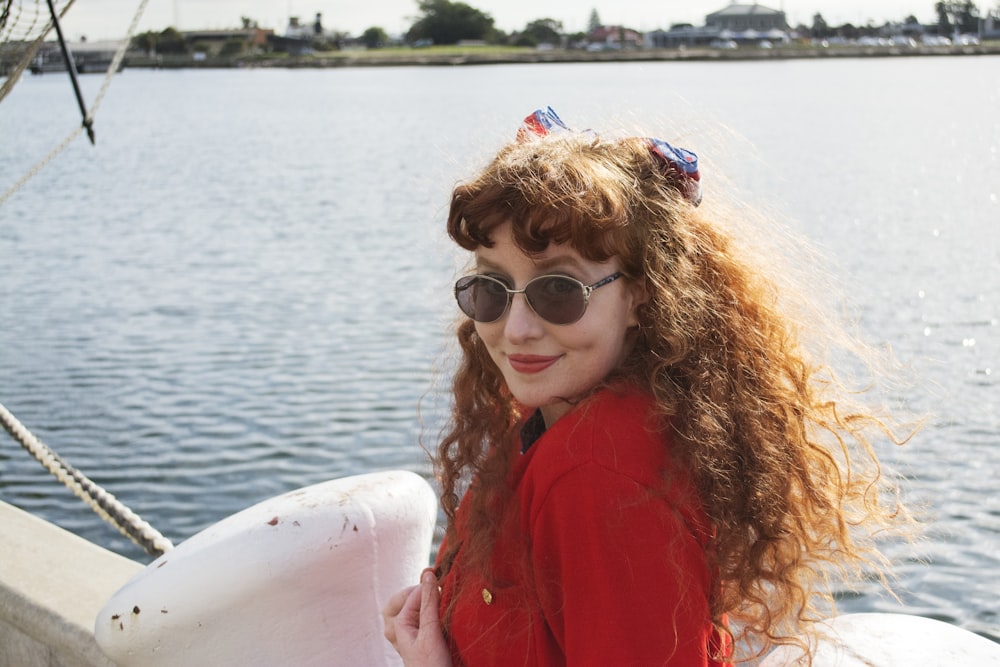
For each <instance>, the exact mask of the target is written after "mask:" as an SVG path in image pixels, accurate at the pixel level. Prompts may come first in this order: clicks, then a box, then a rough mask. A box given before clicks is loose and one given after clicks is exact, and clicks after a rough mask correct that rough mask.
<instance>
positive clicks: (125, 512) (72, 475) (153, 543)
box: [0, 404, 174, 556]
mask: <svg viewBox="0 0 1000 667" xmlns="http://www.w3.org/2000/svg"><path fill="white" fill-rule="evenodd" d="M0 423H2V424H3V427H4V430H6V431H7V433H9V434H10V436H11V437H12V438H14V439H15V440H17V441H18V442H19V443H21V446H22V447H23V448H24V449H26V450H27V451H28V452H29V453H30V454H31V455H32V456H33V457H35V460H37V461H38V462H39V463H41V464H42V466H44V467H45V469H46V470H48V471H49V472H50V473H52V474H53V475H54V476H55V477H56V479H58V480H59V481H60V482H62V483H63V484H65V485H66V487H67V488H68V489H69V490H71V491H72V492H73V493H74V494H76V495H77V496H78V497H79V498H80V499H81V500H83V501H84V502H85V503H87V504H88V505H90V508H91V509H93V510H94V512H96V513H97V515H98V516H100V517H101V518H102V519H104V520H105V521H107V522H108V523H109V524H111V525H112V526H114V527H115V528H117V529H118V531H119V532H120V533H121V534H122V535H124V536H125V537H127V538H129V539H130V540H132V541H133V542H135V543H136V544H137V545H139V546H140V547H142V548H143V549H144V550H145V551H146V553H147V554H149V555H150V556H160V555H162V554H165V553H166V552H168V551H170V550H171V549H173V548H174V545H173V544H172V543H171V542H170V540H168V539H167V538H165V537H164V536H163V535H161V534H160V533H159V532H158V531H157V530H156V529H155V528H153V527H152V526H150V525H149V524H148V523H146V522H145V521H143V520H142V518H141V517H140V516H139V515H138V514H136V513H135V512H133V511H132V510H130V509H129V508H128V507H126V506H125V505H124V504H123V503H122V502H121V501H120V500H118V499H117V498H115V497H114V496H113V495H111V494H110V493H108V492H107V491H105V490H104V489H102V488H101V487H100V486H98V485H97V484H95V483H94V482H93V481H91V480H90V479H89V478H88V477H87V476H86V475H84V474H83V473H82V472H80V471H79V470H77V469H76V468H74V467H73V466H71V465H70V464H69V463H67V462H66V461H65V460H63V458H62V457H60V456H59V455H58V454H56V453H55V452H54V451H52V450H51V449H50V448H49V447H48V445H46V444H45V443H43V442H42V441H41V440H39V439H38V438H36V437H35V436H34V435H32V434H31V432H30V431H28V429H27V428H25V427H24V425H23V424H22V423H21V422H19V421H18V420H17V418H16V417H15V416H14V415H12V414H11V413H10V412H9V411H8V410H7V408H5V407H4V406H3V404H0Z"/></svg>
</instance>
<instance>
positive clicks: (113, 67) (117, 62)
mask: <svg viewBox="0 0 1000 667" xmlns="http://www.w3.org/2000/svg"><path fill="white" fill-rule="evenodd" d="M73 2H74V0H70V1H69V3H68V4H67V5H66V6H65V7H64V8H63V10H62V12H61V14H60V16H62V15H64V14H65V13H66V11H67V10H68V9H69V8H70V6H71V5H72V4H73ZM148 4H149V0H142V2H140V3H139V6H138V7H137V8H136V12H135V15H134V16H133V17H132V23H130V24H129V27H128V31H127V33H126V34H125V38H124V39H122V41H121V43H120V44H119V45H118V50H117V51H115V55H114V57H113V58H112V59H111V64H110V65H108V71H107V72H106V73H105V75H104V81H103V83H102V84H101V88H100V90H99V91H98V92H97V97H95V98H94V103H93V104H92V105H91V107H90V112H89V113H88V114H87V116H86V118H84V122H83V126H81V127H78V128H76V129H75V130H73V131H72V132H70V133H69V135H68V136H67V137H66V138H65V139H63V140H62V143H60V144H59V145H58V146H56V147H55V148H54V149H52V151H51V152H50V153H49V154H48V155H46V156H45V157H44V158H42V159H41V160H39V161H38V162H37V163H36V164H35V165H34V166H33V167H31V168H30V169H29V170H28V172H27V173H26V174H25V175H24V176H23V177H21V180H19V181H18V182H17V183H15V184H14V185H12V186H11V187H10V188H9V189H8V190H7V191H6V192H5V193H4V194H3V195H2V196H0V206H2V205H3V204H4V203H5V202H6V201H7V200H8V199H10V198H11V197H13V196H14V193H16V192H17V191H18V190H20V189H21V188H22V187H23V186H24V184H25V183H27V182H28V181H30V180H31V179H32V178H33V177H34V176H35V174H37V173H38V172H40V171H41V170H42V168H43V167H45V165H47V164H48V163H49V162H51V161H52V160H53V159H55V157H56V156H57V155H59V154H60V153H62V152H63V150H64V149H65V148H66V147H67V146H69V145H70V144H71V143H73V140H74V139H76V138H77V136H78V135H79V134H80V132H82V131H83V129H84V128H85V127H87V126H88V125H93V122H94V115H95V114H96V113H97V108H98V107H100V106H101V101H102V100H103V99H104V95H105V93H107V91H108V87H109V86H110V85H111V79H112V78H113V77H114V75H115V73H116V72H117V71H118V68H119V67H120V66H121V64H122V60H124V58H125V52H126V51H127V50H128V47H129V44H131V43H132V35H133V34H135V31H136V28H138V26H139V19H141V18H142V13H143V12H144V11H145V10H146V5H148ZM51 29H52V23H51V22H50V23H49V26H48V28H46V29H45V31H44V32H43V33H42V34H41V35H39V37H38V39H37V40H36V43H35V44H33V45H32V47H31V48H30V49H29V50H28V51H29V53H28V54H26V55H27V57H26V58H24V59H22V62H21V63H19V67H20V71H18V72H16V74H15V73H12V74H10V75H9V76H8V77H7V81H5V82H4V87H5V88H6V87H7V85H8V84H10V86H11V87H13V85H14V84H13V82H14V81H16V80H17V78H18V76H20V73H21V71H23V70H24V67H25V66H26V65H27V64H28V62H30V60H31V57H33V56H34V52H35V51H37V50H38V47H39V46H40V45H41V42H42V40H43V39H44V38H45V35H47V34H48V33H49V31H50V30H51ZM8 92H10V91H9V89H6V90H3V91H2V94H0V100H2V99H3V97H4V96H5V95H6V94H7V93H8Z"/></svg>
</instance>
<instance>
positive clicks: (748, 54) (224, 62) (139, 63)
mask: <svg viewBox="0 0 1000 667" xmlns="http://www.w3.org/2000/svg"><path fill="white" fill-rule="evenodd" d="M979 55H1000V42H991V43H987V44H976V45H951V46H916V47H902V46H899V47H897V46H857V45H844V46H830V47H818V46H817V47H814V46H780V47H775V48H755V47H743V48H739V49H710V48H685V49H632V50H621V51H598V52H588V51H583V50H570V49H558V50H557V49H553V50H549V51H544V50H500V49H482V48H470V49H468V50H454V51H447V52H436V51H432V50H430V49H428V50H427V51H424V50H421V49H377V50H372V51H364V50H357V51H354V50H349V51H335V52H331V53H317V54H310V55H304V56H282V57H275V56H273V55H267V56H236V57H232V58H219V57H216V58H204V59H201V60H195V59H193V58H192V57H191V56H180V57H177V56H174V57H169V56H159V57H147V56H134V55H132V56H128V57H127V58H126V60H125V66H126V67H128V68H153V69H158V68H163V69H175V68H255V67H262V68H263V67H278V68H332V67H408V66H425V67H435V66H461V65H508V64H531V63H600V62H692V61H705V62H716V61H721V62H725V61H740V60H744V61H762V60H764V61H767V60H793V59H799V60H810V59H811V60H823V59H827V58H892V57H904V58H905V57H919V56H979Z"/></svg>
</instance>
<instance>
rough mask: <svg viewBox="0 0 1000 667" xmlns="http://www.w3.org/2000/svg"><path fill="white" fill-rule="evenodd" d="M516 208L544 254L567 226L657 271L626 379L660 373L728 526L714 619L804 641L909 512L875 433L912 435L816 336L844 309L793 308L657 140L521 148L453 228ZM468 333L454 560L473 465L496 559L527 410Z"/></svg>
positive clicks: (658, 397)
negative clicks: (861, 392)
mask: <svg viewBox="0 0 1000 667" xmlns="http://www.w3.org/2000/svg"><path fill="white" fill-rule="evenodd" d="M508 222H510V223H512V225H513V234H514V240H515V243H516V244H517V245H518V247H520V248H521V249H522V250H523V251H524V252H526V253H529V254H530V253H535V252H540V251H542V250H544V249H545V248H546V247H547V246H548V245H549V244H550V243H568V244H570V245H571V246H572V247H573V248H575V249H576V250H577V251H578V252H579V253H580V254H581V255H583V256H584V257H586V258H588V259H591V260H594V261H604V260H606V259H608V258H610V257H617V258H618V259H619V261H620V262H621V266H622V271H623V273H624V275H625V276H626V278H627V279H629V280H631V281H634V282H635V283H636V284H638V285H639V286H640V287H641V289H642V292H643V293H644V295H645V297H646V300H645V303H644V304H643V305H642V306H641V307H640V310H639V313H638V316H639V321H640V329H639V334H638V337H637V342H636V344H635V346H634V348H633V349H632V352H631V354H630V355H629V357H628V358H627V359H626V361H625V363H624V364H623V366H622V367H621V368H619V369H618V370H617V371H616V373H615V375H614V377H613V378H609V379H608V382H612V381H627V382H629V383H631V384H634V385H636V386H639V387H641V388H643V389H644V390H645V391H647V392H648V393H649V394H650V395H652V396H653V397H654V398H655V401H656V405H657V407H658V410H659V412H660V413H661V416H662V417H664V418H665V419H664V422H663V423H669V424H670V428H671V429H672V433H671V436H672V438H671V439H672V440H673V442H674V447H673V450H672V451H673V456H674V462H675V464H679V465H681V466H682V467H683V469H685V470H687V471H689V473H690V475H691V476H692V478H693V479H694V480H695V483H696V485H697V487H698V490H699V492H700V495H701V500H702V503H703V505H704V508H705V510H706V512H707V514H708V516H709V518H710V520H711V521H712V524H713V527H714V531H715V537H714V540H713V542H712V543H711V544H710V545H709V548H708V549H707V551H706V555H707V557H708V558H709V559H710V562H711V563H712V564H713V565H714V566H715V570H716V572H717V577H718V581H717V586H716V591H717V593H716V595H715V596H714V597H713V599H712V611H713V615H714V617H715V620H716V622H717V623H718V624H719V625H720V626H722V625H723V624H724V623H723V621H724V618H727V617H728V619H729V620H730V621H731V622H732V625H731V626H730V627H733V628H736V630H734V634H736V635H737V637H736V638H737V639H742V640H746V641H747V644H748V645H752V646H756V647H758V650H759V651H764V650H766V649H767V648H768V647H770V646H772V645H775V644H782V643H799V644H802V641H801V639H800V638H801V637H803V636H808V635H809V632H810V628H811V626H812V622H813V621H814V620H816V619H817V618H818V616H819V607H820V603H821V602H828V603H831V604H832V595H831V592H830V590H829V588H828V585H829V584H828V580H827V578H828V576H829V575H830V571H831V569H832V570H833V571H835V572H838V573H840V574H841V575H843V576H844V578H846V579H851V577H852V576H856V577H858V578H860V577H861V576H862V575H863V574H864V573H865V572H867V573H869V574H870V572H871V571H875V572H883V571H884V569H885V568H884V563H883V559H882V558H881V556H880V554H879V551H878V550H877V548H876V546H875V542H874V539H873V538H872V539H870V538H871V536H873V535H874V534H875V533H876V532H879V531H882V530H883V529H885V528H889V527H892V526H900V525H905V524H907V523H908V517H907V515H906V514H905V512H903V511H902V510H901V509H900V506H899V505H898V503H897V502H892V503H888V504H886V503H884V500H885V495H884V492H886V491H889V492H893V491H894V488H893V487H892V485H891V484H889V482H888V481H887V480H886V479H885V478H884V476H883V475H882V474H881V470H880V467H879V463H878V460H877V458H876V455H875V453H874V450H873V447H872V437H873V435H872V434H876V433H877V434H888V437H889V438H890V439H892V440H893V441H895V442H897V443H898V442H900V441H901V440H900V439H898V438H896V437H894V436H893V435H892V432H891V430H890V429H889V428H888V426H887V425H886V424H887V421H886V419H885V417H884V416H883V415H881V414H880V413H879V412H878V411H876V410H875V409H873V408H870V407H866V406H865V405H864V404H861V403H858V402H857V401H856V399H857V397H858V396H857V395H856V394H855V393H854V392H851V391H848V390H847V389H846V388H845V387H844V386H842V385H841V384H840V383H839V382H838V381H837V379H836V378H835V376H834V374H833V373H832V371H831V370H830V368H829V366H828V364H826V363H824V362H823V361H822V360H821V359H818V358H815V356H816V355H815V354H814V353H813V354H811V353H810V352H808V351H807V349H806V345H805V343H804V340H805V338H806V334H816V333H820V334H824V335H826V334H830V333H831V330H830V329H829V326H830V325H829V323H828V322H824V323H822V324H821V325H820V324H817V325H816V326H814V327H812V328H810V327H808V326H807V320H804V319H800V318H801V317H802V313H799V312H796V313H795V315H794V316H793V315H792V314H790V313H789V312H788V311H787V309H786V308H785V307H784V303H785V300H784V299H783V296H784V289H783V286H781V287H779V282H778V281H776V280H774V279H772V278H769V276H768V272H767V271H765V270H764V267H763V265H762V263H761V262H760V261H759V258H753V260H751V257H750V256H749V255H748V254H747V253H746V252H745V251H744V250H743V249H742V248H741V247H740V244H738V243H737V242H736V240H735V238H734V235H732V234H730V233H728V232H727V231H726V229H725V228H724V226H723V224H721V223H720V222H718V221H713V220H711V219H709V214H708V213H706V212H703V211H702V210H701V209H696V208H695V207H693V206H692V205H691V204H690V203H689V202H688V201H687V200H686V199H685V198H684V197H683V196H682V194H681V192H680V189H679V187H678V183H677V182H676V181H675V180H673V179H672V178H671V176H670V175H669V174H665V173H664V172H663V170H662V169H660V166H659V164H658V162H657V161H656V159H655V158H654V157H653V156H652V155H651V154H650V151H649V148H648V144H647V143H646V141H645V140H643V139H621V140H613V141H612V140H602V139H600V138H598V137H595V136H593V135H589V134H571V133H567V134H561V135H559V136H556V137H547V138H543V139H538V140H533V141H528V142H524V143H514V144H510V145H508V146H506V147H505V148H503V149H502V150H501V151H500V152H499V154H498V155H497V156H496V157H495V158H494V159H493V160H492V161H491V162H490V163H489V165H488V166H487V167H486V168H485V169H484V170H483V171H482V172H481V173H479V174H478V176H476V177H475V178H474V179H472V180H471V181H468V182H466V183H464V184H461V185H459V186H458V187H456V188H455V190H454V192H453V195H452V200H451V208H450V212H449V215H448V233H449V235H450V236H451V237H452V239H454V241H455V242H456V243H457V244H458V245H459V246H461V247H462V248H464V249H466V250H470V251H471V250H474V249H475V248H477V247H478V246H480V245H487V246H488V245H490V244H491V240H490V235H491V233H492V232H493V230H494V229H496V228H497V227H498V226H499V225H501V224H504V223H508ZM457 333H458V342H459V344H460V347H461V354H462V357H461V365H460V367H459V368H458V369H457V372H456V373H455V375H454V380H453V388H452V389H453V400H454V405H453V411H452V419H451V422H450V425H449V428H448V430H447V432H446V434H445V435H444V438H443V440H442V442H441V444H440V446H439V449H438V453H437V458H436V465H437V473H438V478H439V481H440V483H441V486H442V506H443V509H444V512H445V514H446V516H447V518H448V525H447V528H446V536H445V537H446V540H445V544H446V547H445V552H444V553H443V555H442V558H441V562H442V564H443V567H444V569H447V567H448V566H449V564H450V561H451V558H453V557H454V554H455V551H456V550H457V548H458V543H457V537H456V534H455V515H456V511H457V508H458V504H459V499H460V495H462V493H461V489H463V488H464V486H465V485H466V484H467V483H468V482H469V480H473V479H474V480H475V482H473V483H474V484H475V485H476V489H477V491H478V492H477V493H475V494H469V496H468V499H467V502H468V503H469V507H467V508H466V510H464V511H468V530H469V533H468V537H467V540H466V543H465V544H464V545H463V546H462V549H463V553H467V554H469V555H470V557H471V559H472V561H473V562H474V563H477V564H479V566H481V567H483V568H485V567H486V563H488V555H489V553H490V551H491V549H492V541H493V539H495V532H494V531H495V529H496V527H495V516H496V515H495V512H492V511H491V508H493V507H495V503H496V502H498V501H501V502H502V500H503V496H504V494H505V493H506V491H505V489H504V487H505V485H504V483H503V480H504V476H505V474H506V471H507V466H508V464H509V459H510V457H511V456H512V455H513V454H512V453H511V452H513V451H514V450H515V447H510V446H507V447H504V446H503V445H504V444H506V443H511V442H512V441H513V440H514V439H515V438H516V430H517V428H518V425H519V424H520V423H521V421H522V419H523V416H524V415H522V408H521V406H519V405H518V404H517V402H516V401H515V400H514V397H513V396H512V395H511V393H510V391H509V390H508V389H507V387H506V386H505V384H504V381H503V378H502V376H501V374H500V372H499V370H498V369H497V367H496V366H495V365H494V364H493V362H492V361H491V360H490V358H489V355H488V354H487V352H486V349H485V346H484V345H483V343H482V341H480V339H479V338H478V336H477V335H476V331H475V327H474V325H473V323H472V322H471V321H464V322H462V323H461V324H460V325H459V326H458V331H457ZM858 527H865V528H866V529H868V530H866V531H864V532H861V533H859V531H858V530H857V528H858Z"/></svg>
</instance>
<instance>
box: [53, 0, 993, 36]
mask: <svg viewBox="0 0 1000 667" xmlns="http://www.w3.org/2000/svg"><path fill="white" fill-rule="evenodd" d="M463 1H464V2H465V3H466V4H468V5H471V6H473V7H475V8H476V9H478V10H480V11H482V12H485V13H486V14H489V15H490V16H492V17H493V19H494V25H496V27H497V28H499V29H501V30H503V31H505V32H511V31H514V30H520V29H523V28H524V26H525V25H526V24H527V23H529V22H530V21H534V20H536V19H541V18H551V19H555V20H557V21H561V22H562V24H563V28H564V30H565V31H566V32H576V31H582V30H585V29H586V27H587V23H588V20H589V18H590V13H591V11H592V10H595V9H596V10H597V13H598V15H599V17H600V19H601V22H602V23H604V24H606V25H624V26H626V27H629V28H634V29H636V30H640V31H643V32H645V31H649V30H655V29H657V28H664V29H665V28H668V27H670V25H671V24H672V23H693V24H695V25H702V24H704V22H705V15H706V14H709V13H711V12H714V11H717V10H719V9H722V8H724V7H726V6H727V5H728V4H729V0H589V1H587V0H585V1H584V2H580V1H579V0H463ZM934 1H935V0H772V1H771V2H763V3H761V4H763V5H764V6H765V7H770V8H772V9H779V10H783V11H784V12H785V14H786V16H787V19H788V22H789V23H790V24H791V25H797V24H799V23H804V24H806V25H811V24H812V18H813V16H814V15H815V14H816V13H821V14H822V15H823V18H824V19H826V22H827V23H828V24H830V25H841V24H843V23H853V24H855V25H864V24H867V23H869V22H871V23H873V24H875V25H881V24H883V23H885V22H886V21H901V20H903V19H905V18H906V17H907V16H909V15H911V14H912V15H913V16H916V17H917V19H919V20H920V21H922V22H925V23H929V22H932V21H933V19H934ZM995 2H996V0H980V1H979V2H977V3H976V4H977V6H978V7H979V8H980V9H981V10H982V11H983V13H985V12H986V11H988V10H989V9H991V8H992V7H993V6H994V5H995ZM138 5H139V2H138V1H137V0H79V2H76V3H74V5H73V6H72V7H71V8H70V10H69V13H68V14H67V15H66V17H65V19H64V20H63V29H64V32H65V33H66V36H67V38H69V39H71V40H76V39H79V38H80V37H81V36H86V37H87V39H89V40H92V41H93V40H99V39H115V38H120V37H121V36H123V35H124V34H125V33H126V31H127V29H128V26H129V24H130V23H131V21H132V18H133V16H134V15H135V12H136V8H137V6H138ZM41 6H42V7H44V6H45V3H41ZM317 12H319V13H322V15H323V18H322V23H323V27H324V28H325V29H326V30H337V31H341V32H347V33H349V34H352V35H360V34H361V33H362V32H364V30H365V29H367V28H370V27H372V26H379V27H381V28H383V29H384V30H386V32H388V33H389V34H390V35H395V34H401V33H403V32H405V31H406V29H407V28H408V27H409V26H410V24H411V23H412V22H413V19H414V17H415V16H417V15H418V14H419V12H418V9H417V2H416V0H148V4H147V6H146V9H145V11H144V12H143V15H142V18H141V21H140V23H139V30H138V31H139V32H142V31H144V30H156V31H160V30H163V29H164V28H166V27H169V26H174V27H176V28H178V29H180V30H196V29H203V28H210V29H221V28H237V27H240V25H241V20H240V19H241V17H243V16H246V17H249V18H250V19H252V20H254V21H257V23H258V24H259V25H260V26H261V27H263V28H273V29H275V31H276V32H278V33H279V34H282V33H284V31H285V28H286V27H287V25H288V17H289V16H298V17H300V18H301V19H302V20H303V21H304V22H312V21H313V19H314V18H315V16H316V13H317Z"/></svg>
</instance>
